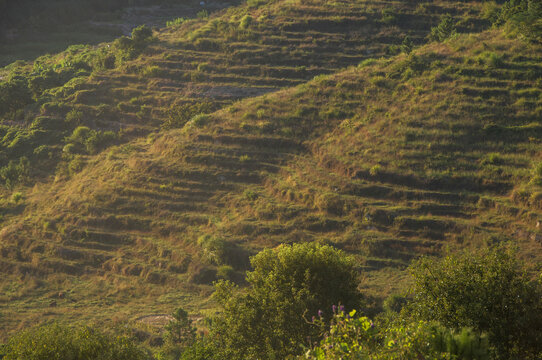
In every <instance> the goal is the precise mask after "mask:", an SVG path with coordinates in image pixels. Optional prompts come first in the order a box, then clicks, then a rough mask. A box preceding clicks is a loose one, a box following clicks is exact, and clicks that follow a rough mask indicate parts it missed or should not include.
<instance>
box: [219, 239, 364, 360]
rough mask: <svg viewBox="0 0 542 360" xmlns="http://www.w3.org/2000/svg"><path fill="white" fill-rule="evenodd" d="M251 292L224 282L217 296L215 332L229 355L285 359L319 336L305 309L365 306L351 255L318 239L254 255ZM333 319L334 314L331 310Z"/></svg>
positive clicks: (250, 274)
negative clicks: (362, 302)
mask: <svg viewBox="0 0 542 360" xmlns="http://www.w3.org/2000/svg"><path fill="white" fill-rule="evenodd" d="M251 263H252V267H253V268H254V270H253V271H252V272H248V273H247V281H248V283H249V284H250V286H249V288H248V289H247V290H246V292H245V293H243V294H240V293H234V291H235V289H236V287H235V286H234V285H233V284H231V283H229V282H224V281H222V282H219V283H218V284H217V286H216V293H215V297H216V299H217V301H218V303H219V304H220V305H221V307H222V309H223V313H222V315H220V316H219V317H218V318H216V319H215V320H214V322H213V327H212V334H213V335H214V336H215V337H216V339H217V341H218V342H219V343H220V348H221V349H225V351H226V354H224V357H225V358H228V359H246V358H258V359H271V358H276V359H284V358H285V357H287V356H288V355H289V354H299V353H300V352H301V347H300V346H299V344H301V343H304V342H305V341H306V339H307V337H311V336H312V337H314V338H318V332H317V331H316V329H315V328H314V327H313V326H312V325H310V324H308V323H307V321H306V320H305V318H304V315H305V314H316V313H317V312H318V310H320V309H330V308H331V305H332V304H337V303H339V302H340V303H342V304H345V305H346V306H348V307H350V308H353V307H356V306H358V305H359V301H360V296H359V293H358V291H357V283H358V282H357V274H356V272H355V271H354V264H353V262H352V260H351V259H350V258H348V257H347V256H345V255H344V254H343V253H342V252H341V251H339V250H335V249H333V248H331V247H329V246H321V245H317V244H314V243H306V244H294V245H291V246H288V245H281V246H280V247H278V248H276V249H273V250H264V251H262V252H260V253H259V254H258V255H256V256H254V257H252V258H251ZM326 318H327V319H329V318H330V314H326Z"/></svg>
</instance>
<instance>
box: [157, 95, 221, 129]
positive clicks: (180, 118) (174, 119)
mask: <svg viewBox="0 0 542 360" xmlns="http://www.w3.org/2000/svg"><path fill="white" fill-rule="evenodd" d="M215 109H216V107H215V105H213V104H212V103H209V102H197V103H186V104H181V105H177V104H174V105H172V106H171V107H170V108H169V110H168V112H167V117H166V120H165V121H164V122H163V123H162V127H163V128H164V129H172V128H181V127H183V126H184V125H185V124H186V123H187V122H188V120H190V119H191V118H193V117H194V116H196V115H198V114H208V113H211V112H213V111H214V110H215Z"/></svg>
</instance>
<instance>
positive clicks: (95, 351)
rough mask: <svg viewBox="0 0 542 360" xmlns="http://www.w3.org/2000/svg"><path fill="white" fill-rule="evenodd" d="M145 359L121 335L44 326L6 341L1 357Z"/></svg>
mask: <svg viewBox="0 0 542 360" xmlns="http://www.w3.org/2000/svg"><path fill="white" fill-rule="evenodd" d="M22 359H24V360H68V359H69V360H144V359H150V357H149V356H148V355H147V354H145V353H144V352H143V351H142V350H140V349H139V348H138V347H136V346H135V345H134V344H133V343H132V342H131V341H130V340H129V339H128V338H126V337H124V336H109V335H107V334H105V333H102V332H100V331H98V330H95V329H92V328H90V327H67V326H60V325H58V324H52V325H45V326H40V327H37V328H33V329H29V330H26V331H23V332H21V333H19V334H17V335H15V336H13V337H12V338H10V339H9V340H8V343H7V344H6V345H5V349H4V358H3V360H22Z"/></svg>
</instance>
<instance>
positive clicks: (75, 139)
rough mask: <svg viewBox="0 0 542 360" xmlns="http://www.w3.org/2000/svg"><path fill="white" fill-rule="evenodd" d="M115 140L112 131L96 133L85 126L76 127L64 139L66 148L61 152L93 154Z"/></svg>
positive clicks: (96, 131) (115, 135) (115, 136)
mask: <svg viewBox="0 0 542 360" xmlns="http://www.w3.org/2000/svg"><path fill="white" fill-rule="evenodd" d="M117 138H118V137H117V134H115V133H114V132H112V131H98V130H92V129H90V128H89V127H87V126H78V127H77V128H76V129H75V130H74V131H73V133H72V135H71V136H69V137H68V138H66V146H64V150H63V151H64V152H66V153H78V152H79V153H88V154H95V153H97V152H98V151H99V150H101V149H103V148H104V147H105V146H107V145H109V144H111V143H113V142H114V141H115V140H117Z"/></svg>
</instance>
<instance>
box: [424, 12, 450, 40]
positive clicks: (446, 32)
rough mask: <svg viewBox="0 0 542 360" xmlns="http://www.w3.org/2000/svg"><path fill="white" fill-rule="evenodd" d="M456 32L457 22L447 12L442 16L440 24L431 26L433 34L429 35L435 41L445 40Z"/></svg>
mask: <svg viewBox="0 0 542 360" xmlns="http://www.w3.org/2000/svg"><path fill="white" fill-rule="evenodd" d="M455 34H456V30H455V24H454V21H453V19H452V17H451V16H450V15H449V14H447V15H444V16H443V17H442V20H441V21H440V23H439V24H438V26H435V27H433V28H431V35H430V36H429V37H430V39H431V40H433V41H444V40H446V39H448V38H450V37H452V36H453V35H455Z"/></svg>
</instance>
